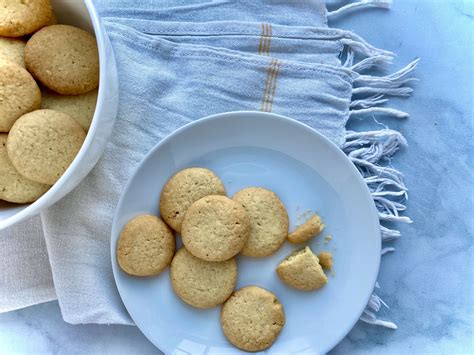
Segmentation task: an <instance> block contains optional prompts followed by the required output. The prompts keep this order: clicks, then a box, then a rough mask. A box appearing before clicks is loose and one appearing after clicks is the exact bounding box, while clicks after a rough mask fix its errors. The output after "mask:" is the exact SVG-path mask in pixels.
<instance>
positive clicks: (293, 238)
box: [288, 214, 324, 243]
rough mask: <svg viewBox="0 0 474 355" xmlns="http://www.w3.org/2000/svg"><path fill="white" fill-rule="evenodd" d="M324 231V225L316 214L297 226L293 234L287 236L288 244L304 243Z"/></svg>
mask: <svg viewBox="0 0 474 355" xmlns="http://www.w3.org/2000/svg"><path fill="white" fill-rule="evenodd" d="M323 229H324V224H323V222H321V218H319V216H318V215H317V214H315V215H313V216H311V218H310V219H309V220H308V221H306V222H305V223H303V224H302V225H300V226H298V228H296V229H295V230H294V231H293V232H291V233H290V234H289V235H288V241H289V242H290V243H304V242H306V241H308V240H310V239H311V238H313V237H314V236H316V235H319V234H320V233H321V232H322V231H323Z"/></svg>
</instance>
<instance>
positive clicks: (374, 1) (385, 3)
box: [327, 0, 392, 19]
mask: <svg viewBox="0 0 474 355" xmlns="http://www.w3.org/2000/svg"><path fill="white" fill-rule="evenodd" d="M391 6H392V0H361V1H358V2H353V3H351V4H347V5H344V6H342V7H340V8H339V9H337V10H334V11H328V13H327V17H328V19H331V18H334V17H336V16H341V15H345V14H347V13H348V12H350V11H353V10H355V9H364V8H369V7H377V8H381V9H389V8H390V7H391Z"/></svg>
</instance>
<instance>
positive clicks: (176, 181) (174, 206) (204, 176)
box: [160, 168, 225, 233]
mask: <svg viewBox="0 0 474 355" xmlns="http://www.w3.org/2000/svg"><path fill="white" fill-rule="evenodd" d="M208 195H225V189H224V184H222V181H221V180H220V179H219V178H218V177H217V176H216V175H215V174H214V173H213V172H212V171H210V170H208V169H204V168H188V169H184V170H181V171H180V172H178V173H177V174H176V175H174V176H173V177H171V178H170V179H169V180H168V182H167V183H166V184H165V186H164V187H163V190H162V192H161V196H160V214H161V218H163V219H164V220H165V222H166V223H168V225H169V226H170V227H171V228H173V229H174V230H175V231H177V232H178V233H179V232H181V225H182V223H183V219H184V215H185V214H186V211H187V210H188V207H189V206H191V205H192V204H193V203H194V202H196V201H197V200H199V199H200V198H202V197H204V196H208Z"/></svg>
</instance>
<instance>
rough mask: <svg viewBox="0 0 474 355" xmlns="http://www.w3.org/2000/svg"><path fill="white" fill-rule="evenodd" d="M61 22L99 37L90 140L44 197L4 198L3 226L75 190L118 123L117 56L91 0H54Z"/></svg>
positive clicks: (0, 203)
mask: <svg viewBox="0 0 474 355" xmlns="http://www.w3.org/2000/svg"><path fill="white" fill-rule="evenodd" d="M52 2H53V6H54V12H55V13H56V16H57V18H58V23H62V24H68V25H73V26H77V27H80V28H82V29H85V30H87V31H89V32H91V33H93V34H95V37H96V39H97V45H98V48H99V64H100V82H99V94H98V97H97V105H96V109H95V113H94V118H93V120H92V124H91V127H90V129H89V132H88V134H87V137H86V140H85V141H84V144H83V145H82V148H81V150H80V151H79V153H78V154H77V156H76V158H75V159H74V161H73V162H72V164H71V165H70V166H69V168H68V169H67V170H66V172H65V173H64V174H63V176H62V177H61V178H60V179H59V180H58V181H57V182H56V184H54V185H53V186H52V187H51V189H50V190H49V191H48V192H46V193H45V194H44V195H43V196H42V197H41V198H40V199H38V200H37V201H35V202H34V203H31V204H25V205H17V204H12V203H7V202H3V201H0V229H3V228H6V227H8V226H11V225H13V224H15V223H17V222H19V221H21V220H23V219H25V218H27V217H29V216H33V215H35V214H38V213H39V212H41V211H42V210H43V209H45V208H48V207H49V206H51V205H53V204H54V203H56V202H57V201H59V200H60V199H61V198H63V197H64V196H66V195H67V194H68V193H69V192H71V191H72V190H73V189H74V188H75V187H76V186H77V185H78V184H79V183H80V182H81V181H82V180H83V179H84V178H85V177H86V175H87V174H88V173H89V172H90V171H91V170H92V168H93V167H94V166H95V164H96V163H97V161H98V160H99V158H100V156H101V155H102V152H103V151H104V148H105V145H106V143H107V141H108V138H109V136H110V134H111V133H112V129H113V126H114V121H115V117H116V115H117V106H118V77H117V67H116V64H115V57H114V54H113V52H112V47H111V45H110V42H109V38H108V36H107V34H106V32H105V29H104V27H103V25H102V23H101V21H100V19H99V16H98V14H97V12H96V9H95V8H94V6H93V5H92V1H91V0H84V1H77V0H53V1H52Z"/></svg>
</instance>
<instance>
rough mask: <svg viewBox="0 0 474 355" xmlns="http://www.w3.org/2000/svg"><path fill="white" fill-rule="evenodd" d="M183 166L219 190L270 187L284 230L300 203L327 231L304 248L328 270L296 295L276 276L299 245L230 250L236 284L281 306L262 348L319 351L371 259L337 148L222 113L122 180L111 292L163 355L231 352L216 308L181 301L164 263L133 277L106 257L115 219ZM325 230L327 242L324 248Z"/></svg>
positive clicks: (361, 186)
mask: <svg viewBox="0 0 474 355" xmlns="http://www.w3.org/2000/svg"><path fill="white" fill-rule="evenodd" d="M192 166H200V167H206V168H208V169H211V170H213V171H214V172H215V173H216V174H217V175H218V176H219V177H220V178H221V179H222V181H223V182H224V184H225V187H226V189H227V192H228V194H229V196H231V195H233V194H234V193H235V192H236V191H238V190H240V189H242V188H244V187H247V186H262V187H265V188H268V189H270V190H273V191H274V192H275V193H277V195H278V196H279V197H280V198H281V200H282V201H283V203H284V204H285V206H286V208H287V210H288V214H289V217H290V230H292V229H293V228H294V227H295V225H296V224H297V222H298V217H300V216H301V215H302V214H303V213H304V212H305V211H306V210H311V211H316V212H317V213H319V214H320V215H321V216H322V218H323V220H324V222H325V223H326V225H327V228H326V230H325V231H324V232H323V234H322V235H321V236H319V237H317V238H314V239H313V240H312V241H311V242H310V243H309V245H310V247H311V248H312V249H313V250H314V251H320V250H329V251H331V252H332V253H333V255H334V274H335V275H334V276H329V283H328V284H327V285H326V286H325V287H323V288H322V289H320V290H318V291H316V292H300V291H296V290H294V289H291V288H289V287H287V286H285V285H284V284H283V283H282V282H281V281H280V280H279V279H278V277H277V275H276V273H275V268H276V266H277V265H278V263H279V262H280V261H281V260H282V259H284V258H285V257H286V256H287V255H288V254H289V253H290V252H292V251H293V250H295V249H298V248H300V247H299V246H295V245H290V244H289V243H285V244H284V246H283V247H282V248H281V249H280V250H279V251H278V252H277V253H276V254H274V255H272V256H271V257H268V258H263V259H253V258H247V257H242V256H239V257H238V269H239V277H238V283H237V287H238V288H241V287H243V286H246V285H259V286H262V287H264V288H266V289H268V290H270V291H272V292H273V293H275V294H276V295H277V297H278V298H279V300H280V301H281V303H282V304H283V307H284V310H285V314H286V325H285V327H284V328H283V331H282V332H281V334H280V336H279V337H278V339H277V341H276V342H275V343H274V344H273V346H272V347H271V348H269V349H267V350H266V353H268V354H277V353H278V354H283V353H284V354H290V353H298V354H299V353H303V352H304V353H310V354H319V353H325V352H327V351H329V350H330V349H331V348H332V347H334V346H335V345H336V344H337V343H338V342H339V341H340V340H341V339H342V338H343V337H344V336H345V335H346V334H347V333H348V332H349V331H350V329H351V328H352V327H353V326H354V324H355V323H356V321H357V320H358V318H359V316H360V315H361V314H362V311H363V310H364V307H365V305H366V304H367V301H368V299H369V296H370V294H371V292H372V289H373V287H374V283H375V280H376V277H377V273H378V268H379V262H380V233H379V222H378V217H377V213H376V210H375V206H374V204H373V201H372V198H371V196H370V194H369V191H368V189H367V187H366V185H365V183H364V181H363V180H362V178H361V176H360V175H359V173H358V171H357V170H356V168H355V167H354V166H353V165H352V163H351V162H350V161H349V160H348V159H347V157H346V156H345V155H344V153H343V152H341V151H340V150H339V149H338V148H337V147H336V146H335V145H333V144H332V143H331V142H330V141H328V140H327V139H326V138H324V137H323V136H321V135H320V134H319V133H317V132H316V131H314V130H313V129H311V128H309V127H308V126H306V125H303V124H301V123H298V122H297V121H294V120H292V119H289V118H285V117H282V116H278V115H274V114H268V113H260V112H231V113H225V114H219V115H215V116H211V117H207V118H204V119H201V120H199V121H196V122H193V123H191V124H188V125H186V126H184V127H183V128H181V129H179V130H177V131H176V132H174V133H173V134H172V135H170V136H168V137H167V138H166V139H164V140H163V141H162V142H161V143H160V144H158V145H157V146H156V147H155V148H154V149H152V150H151V151H150V153H148V155H147V156H146V158H145V159H144V160H143V161H142V162H141V164H140V165H139V167H138V169H137V170H136V172H135V174H134V175H133V177H132V178H131V180H130V181H129V183H128V185H127V187H126V188H125V190H124V192H123V195H122V197H121V199H120V202H119V204H118V207H117V210H116V215H115V219H114V222H113V227H112V243H111V253H112V264H113V270H114V275H115V280H116V282H117V286H118V289H119V292H120V295H121V297H122V300H123V302H124V304H125V306H126V308H127V309H128V311H129V313H130V315H131V317H132V318H133V320H134V321H135V323H136V324H137V326H138V327H139V328H140V329H141V331H142V332H143V333H144V334H145V335H146V336H147V337H148V338H149V339H150V340H151V341H152V342H153V343H154V344H155V345H156V346H157V347H158V348H159V349H161V350H162V351H164V352H165V353H166V354H170V353H172V354H224V353H225V354H229V353H238V352H239V350H238V349H236V348H234V347H233V346H232V345H231V344H230V343H229V342H228V341H227V340H226V338H225V337H224V335H223V333H222V330H221V327H220V323H219V313H220V307H217V308H214V309H211V310H199V309H195V308H193V307H191V306H188V305H186V304H185V303H184V302H182V301H181V300H180V299H179V298H178V297H177V296H176V295H175V294H174V292H173V290H172V287H171V283H170V280H169V270H168V269H167V270H165V271H164V272H163V273H162V274H161V275H159V276H158V277H150V278H137V277H132V276H128V275H127V274H125V273H124V272H122V271H121V270H120V268H119V266H118V264H117V261H116V256H115V249H116V244H117V239H118V237H119V234H120V231H121V230H122V228H123V226H124V225H125V224H126V223H127V221H129V220H130V219H131V218H132V217H134V216H136V215H138V214H142V213H151V214H156V215H158V214H159V208H158V201H159V196H160V192H161V189H162V187H163V185H164V184H165V182H166V181H167V180H168V179H169V178H170V177H171V176H172V175H173V174H175V173H176V172H178V171H179V170H181V169H183V168H186V167H192ZM299 222H300V223H301V221H299ZM328 234H330V235H332V236H333V239H332V240H331V241H330V242H329V243H328V244H327V245H326V244H325V243H324V236H326V235H328ZM179 239H180V238H178V244H179V245H181V241H180V240H179Z"/></svg>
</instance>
